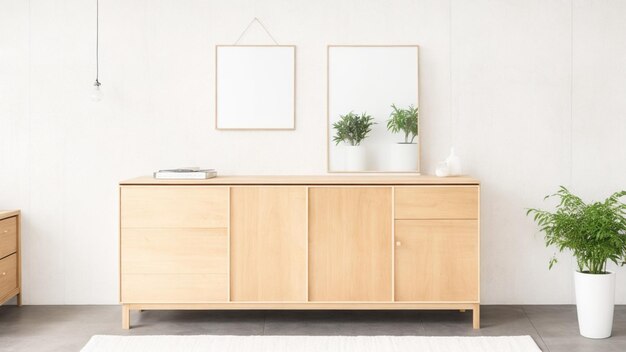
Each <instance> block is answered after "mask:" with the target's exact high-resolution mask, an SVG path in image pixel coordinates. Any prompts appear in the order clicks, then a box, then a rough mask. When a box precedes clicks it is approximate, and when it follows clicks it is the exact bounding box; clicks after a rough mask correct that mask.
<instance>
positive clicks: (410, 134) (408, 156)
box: [387, 104, 419, 171]
mask: <svg viewBox="0 0 626 352" xmlns="http://www.w3.org/2000/svg"><path fill="white" fill-rule="evenodd" d="M391 108H392V109H393V111H392V112H391V114H390V115H389V120H387V129H388V130H389V131H391V132H392V133H402V134H403V135H404V140H403V141H402V142H399V143H396V144H394V145H393V147H392V150H391V158H390V160H391V168H392V170H393V171H416V170H417V169H418V165H417V162H418V159H419V158H418V153H419V150H418V148H417V143H416V141H415V138H417V137H418V127H417V126H418V123H417V122H418V118H419V113H418V110H417V108H415V107H413V105H410V106H409V107H408V108H406V109H400V108H398V107H396V105H395V104H392V105H391Z"/></svg>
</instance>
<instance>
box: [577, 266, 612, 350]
mask: <svg viewBox="0 0 626 352" xmlns="http://www.w3.org/2000/svg"><path fill="white" fill-rule="evenodd" d="M574 286H575V291H576V311H577V313H578V328H579V329H580V334H581V335H582V336H584V337H587V338H590V339H604V338H607V337H609V336H611V330H612V329H613V310H614V306H615V273H607V274H586V273H581V272H578V271H576V272H574Z"/></svg>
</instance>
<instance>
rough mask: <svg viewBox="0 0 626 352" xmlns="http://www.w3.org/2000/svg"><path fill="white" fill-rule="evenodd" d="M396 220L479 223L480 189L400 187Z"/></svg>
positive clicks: (461, 187) (469, 187) (397, 189)
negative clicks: (467, 220)
mask: <svg viewBox="0 0 626 352" xmlns="http://www.w3.org/2000/svg"><path fill="white" fill-rule="evenodd" d="M394 217H395V218H396V219H478V186H415V187H396V189H395V216H394Z"/></svg>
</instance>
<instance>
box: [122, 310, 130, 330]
mask: <svg viewBox="0 0 626 352" xmlns="http://www.w3.org/2000/svg"><path fill="white" fill-rule="evenodd" d="M122 329H126V330H128V329H130V307H128V305H126V304H124V305H122Z"/></svg>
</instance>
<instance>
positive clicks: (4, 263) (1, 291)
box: [0, 253, 18, 298]
mask: <svg viewBox="0 0 626 352" xmlns="http://www.w3.org/2000/svg"><path fill="white" fill-rule="evenodd" d="M17 288H18V285H17V254H15V253H14V254H11V255H10V256H8V257H5V258H3V259H0V298H2V297H5V296H7V295H10V294H11V292H13V291H15V290H16V289H17Z"/></svg>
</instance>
